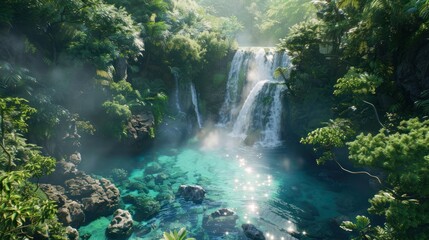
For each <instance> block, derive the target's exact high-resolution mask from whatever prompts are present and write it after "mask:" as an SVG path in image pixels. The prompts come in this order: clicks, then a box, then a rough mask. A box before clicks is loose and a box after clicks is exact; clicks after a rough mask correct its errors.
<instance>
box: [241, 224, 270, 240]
mask: <svg viewBox="0 0 429 240" xmlns="http://www.w3.org/2000/svg"><path fill="white" fill-rule="evenodd" d="M241 228H242V229H243V231H244V235H246V237H247V238H248V239H251V240H265V236H264V233H262V231H261V230H259V229H257V228H256V227H255V225H253V224H243V225H241Z"/></svg>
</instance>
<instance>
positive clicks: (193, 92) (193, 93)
mask: <svg viewBox="0 0 429 240" xmlns="http://www.w3.org/2000/svg"><path fill="white" fill-rule="evenodd" d="M190 88H191V96H192V104H193V105H194V111H195V115H196V116H197V122H198V127H199V128H202V127H203V124H202V120H201V114H200V110H199V108H198V98H197V90H196V89H195V85H194V83H192V82H191V87H190Z"/></svg>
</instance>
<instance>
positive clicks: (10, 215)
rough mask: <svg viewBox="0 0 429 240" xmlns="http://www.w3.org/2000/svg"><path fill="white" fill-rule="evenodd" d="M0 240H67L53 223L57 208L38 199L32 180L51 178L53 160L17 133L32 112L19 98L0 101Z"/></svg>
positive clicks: (36, 187)
mask: <svg viewBox="0 0 429 240" xmlns="http://www.w3.org/2000/svg"><path fill="white" fill-rule="evenodd" d="M0 112H1V115H0V117H1V125H0V128H1V132H2V135H1V142H0V147H1V154H0V162H2V164H1V165H0V222H1V224H0V238H1V239H25V238H32V237H34V236H37V235H43V236H47V237H48V238H51V239H66V237H65V231H64V229H63V228H62V226H61V225H60V224H58V223H57V220H56V211H57V210H56V205H55V204H54V203H53V202H51V201H49V200H47V199H46V198H43V197H41V195H40V194H39V193H38V185H37V183H36V184H34V183H32V182H31V179H33V180H38V179H39V178H40V177H42V176H44V175H46V174H50V173H52V172H53V171H54V169H55V160H54V159H53V158H51V157H45V156H43V155H42V154H41V152H40V150H39V147H37V146H35V145H33V144H28V143H27V141H26V139H25V138H24V137H22V135H21V134H20V133H22V132H25V131H26V130H27V123H26V121H27V120H28V117H29V115H30V114H31V113H32V112H34V109H32V108H30V107H29V106H28V105H26V101H25V100H23V99H19V98H0Z"/></svg>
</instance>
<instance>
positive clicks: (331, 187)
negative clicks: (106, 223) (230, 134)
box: [81, 133, 369, 240]
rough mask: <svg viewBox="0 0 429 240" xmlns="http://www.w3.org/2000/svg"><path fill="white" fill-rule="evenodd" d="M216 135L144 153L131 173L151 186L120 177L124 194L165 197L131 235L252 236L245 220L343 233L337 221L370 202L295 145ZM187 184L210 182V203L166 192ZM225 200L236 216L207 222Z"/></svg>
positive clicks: (270, 233)
mask: <svg viewBox="0 0 429 240" xmlns="http://www.w3.org/2000/svg"><path fill="white" fill-rule="evenodd" d="M215 135H216V134H213V133H212V134H207V135H206V136H208V137H209V138H210V139H201V140H199V141H195V143H194V144H192V145H190V146H187V147H184V148H181V149H165V150H159V151H157V152H154V153H153V154H152V155H151V156H150V157H148V156H145V159H151V161H147V160H144V165H143V167H142V168H137V169H133V170H132V172H131V174H130V178H129V180H130V181H131V182H138V181H141V182H142V183H144V184H145V185H146V186H147V187H148V188H149V191H148V192H147V193H141V192H136V191H135V190H130V189H127V188H126V187H124V186H122V185H121V187H120V188H121V194H122V196H124V195H127V194H131V195H133V194H134V195H138V194H146V195H149V196H151V197H153V198H156V199H160V201H161V205H162V207H161V210H160V213H159V214H158V215H157V216H156V217H155V218H153V219H150V220H148V221H146V222H141V223H140V225H139V227H138V229H137V230H136V232H135V233H134V234H133V236H132V237H131V239H159V238H160V237H161V235H162V232H163V231H167V230H172V229H178V228H181V227H186V228H187V229H188V230H189V231H190V232H191V233H190V234H189V235H190V236H192V237H196V238H197V239H199V240H200V239H201V240H202V239H246V238H245V236H244V235H243V233H242V230H241V224H242V223H252V224H254V225H255V226H257V227H258V228H259V229H260V230H262V231H263V232H264V234H265V236H266V238H267V239H295V238H294V237H292V235H291V233H293V235H294V236H300V237H303V239H305V236H312V238H318V239H343V236H342V235H341V234H342V232H341V230H340V229H339V228H338V223H339V222H340V221H341V220H345V219H348V218H350V217H351V216H354V215H356V214H358V213H363V212H364V211H365V209H366V208H367V207H368V206H367V205H368V204H367V198H368V194H369V193H363V192H362V191H360V190H359V189H357V188H356V187H355V183H354V182H353V179H352V178H351V176H346V177H344V176H341V177H339V176H337V175H336V173H335V174H332V173H331V172H328V174H322V173H323V172H322V171H320V172H318V170H312V169H310V168H311V167H308V168H304V167H302V163H303V159H302V158H300V157H299V156H295V155H293V154H291V153H290V151H287V150H278V151H262V150H258V149H254V148H248V147H233V146H234V145H233V144H232V142H231V141H233V140H230V139H228V138H225V137H223V136H220V135H217V136H215ZM199 143H201V144H199ZM154 164H157V165H159V166H160V171H158V172H156V173H149V171H148V170H147V169H149V168H151V169H152V168H153V166H155V165H154ZM161 174H163V176H164V175H165V176H168V178H166V179H165V180H164V181H163V182H156V184H153V183H152V182H151V181H152V180H151V179H155V178H156V179H158V176H160V175H161ZM150 175H153V176H150ZM350 179H351V180H350ZM339 180H341V181H339ZM360 180H361V179H359V181H360ZM181 184H197V185H200V186H202V187H204V188H205V189H206V191H207V194H206V198H205V200H204V201H203V203H202V204H201V205H196V204H193V203H192V202H185V201H184V200H183V199H181V198H176V199H169V198H167V199H163V198H160V197H159V196H161V195H163V196H164V195H165V194H173V195H174V193H175V192H176V191H177V189H178V187H179V186H180V185H181ZM220 208H228V209H231V210H233V211H234V212H235V213H236V215H237V216H238V220H237V222H235V220H236V219H235V220H234V221H232V223H233V224H232V226H231V221H225V222H216V224H217V225H216V224H214V225H210V224H207V216H208V215H210V214H211V213H213V212H215V211H216V210H218V209H220ZM93 224H94V226H97V227H93V228H91V227H86V228H85V229H84V232H93V233H95V232H97V231H102V232H104V230H105V229H100V226H99V225H100V224H98V225H97V224H95V223H93ZM213 226H214V227H213ZM218 228H220V229H218ZM81 230H82V229H81ZM81 234H82V233H81ZM97 236H100V234H99V235H97ZM92 239H95V238H92ZM97 239H100V238H97Z"/></svg>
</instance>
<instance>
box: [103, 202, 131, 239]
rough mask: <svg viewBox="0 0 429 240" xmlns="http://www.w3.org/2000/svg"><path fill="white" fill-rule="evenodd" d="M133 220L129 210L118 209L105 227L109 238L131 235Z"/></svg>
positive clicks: (121, 237) (122, 237)
mask: <svg viewBox="0 0 429 240" xmlns="http://www.w3.org/2000/svg"><path fill="white" fill-rule="evenodd" d="M133 226H134V222H133V219H132V217H131V214H130V212H128V211H127V210H122V209H118V210H116V211H115V213H114V214H113V219H112V221H111V222H110V224H109V226H108V227H107V229H106V235H107V237H108V238H109V239H124V238H128V237H129V236H131V234H132V232H133Z"/></svg>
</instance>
